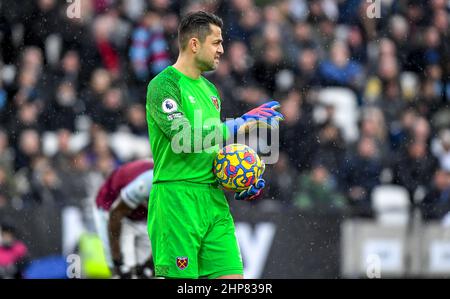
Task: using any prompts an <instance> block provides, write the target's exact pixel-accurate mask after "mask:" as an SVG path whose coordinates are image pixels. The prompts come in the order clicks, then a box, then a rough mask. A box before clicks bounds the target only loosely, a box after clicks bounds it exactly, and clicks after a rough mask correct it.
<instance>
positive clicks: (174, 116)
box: [167, 112, 183, 120]
mask: <svg viewBox="0 0 450 299" xmlns="http://www.w3.org/2000/svg"><path fill="white" fill-rule="evenodd" d="M182 116H183V113H181V112H177V113H173V114H169V115H167V119H168V120H174V119H175V118H181V117H182Z"/></svg>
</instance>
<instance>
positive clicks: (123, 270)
mask: <svg viewBox="0 0 450 299" xmlns="http://www.w3.org/2000/svg"><path fill="white" fill-rule="evenodd" d="M152 180H153V162H152V161H151V160H138V161H134V162H130V163H127V164H124V165H122V166H121V167H119V168H118V169H116V170H115V171H114V172H113V173H112V174H111V175H110V176H109V177H108V178H107V180H106V181H105V183H104V184H103V185H102V187H101V188H100V190H99V192H98V194H97V198H96V207H97V209H96V212H95V222H96V226H97V231H98V234H99V237H100V239H101V240H102V243H103V247H104V251H105V256H106V260H107V263H108V265H109V267H110V268H111V269H112V274H113V278H150V277H151V276H152V275H153V262H152V259H151V245H150V240H149V238H148V233H147V222H146V219H147V203H148V197H149V194H150V189H151V185H152Z"/></svg>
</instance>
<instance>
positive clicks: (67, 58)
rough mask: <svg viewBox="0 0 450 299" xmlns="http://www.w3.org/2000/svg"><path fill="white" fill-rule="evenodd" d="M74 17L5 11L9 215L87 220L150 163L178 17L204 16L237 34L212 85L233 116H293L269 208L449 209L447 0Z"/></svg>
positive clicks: (0, 108)
mask: <svg viewBox="0 0 450 299" xmlns="http://www.w3.org/2000/svg"><path fill="white" fill-rule="evenodd" d="M74 3H75V4H76V3H77V1H71V2H69V1H56V0H35V1H15V0H2V1H0V44H1V48H0V211H1V210H2V209H6V208H9V209H15V210H23V209H29V210H30V211H32V210H33V209H34V207H36V206H38V205H43V204H51V205H53V206H57V207H61V208H62V207H66V206H75V207H79V208H80V209H82V210H84V211H86V213H85V215H86V217H87V218H89V213H88V212H87V211H88V210H89V208H90V207H91V205H92V204H93V198H94V196H95V194H96V192H97V190H98V187H99V186H100V184H101V183H102V181H103V179H104V178H105V176H107V175H108V174H109V173H111V171H112V170H113V169H114V168H116V167H117V166H118V165H120V164H122V163H124V162H127V161H130V160H133V159H137V158H140V157H145V156H149V155H151V153H150V148H149V144H148V136H147V124H146V118H145V97H146V86H147V84H148V82H149V80H151V79H152V77H153V76H155V75H156V74H157V73H158V72H160V71H161V70H163V69H164V68H165V67H166V66H168V65H170V64H172V63H174V62H175V59H176V57H177V55H178V46H177V40H176V36H177V26H178V23H179V21H180V16H181V15H183V14H185V13H187V12H189V11H193V10H199V9H202V10H207V11H210V12H214V13H216V14H217V15H219V16H220V17H222V18H223V20H224V29H223V36H224V48H225V54H224V55H223V58H222V59H221V63H220V65H219V68H218V69H217V71H216V72H214V73H210V74H207V78H208V79H210V80H211V81H212V82H214V83H215V84H216V86H217V87H218V89H219V91H220V94H221V97H222V115H223V116H224V117H237V116H240V115H241V114H242V113H243V112H245V111H247V110H249V109H250V108H251V107H254V106H256V105H258V104H260V103H262V102H264V101H266V100H268V99H276V100H278V101H280V102H281V112H282V113H283V114H284V115H285V117H286V120H285V121H284V122H283V123H282V125H281V128H280V156H279V159H278V162H277V163H276V164H274V165H270V166H269V167H267V171H266V174H265V177H266V179H267V181H268V187H267V188H266V190H265V193H264V194H265V197H266V198H267V199H275V200H277V201H279V202H281V203H283V205H285V206H286V207H290V206H292V205H295V206H297V207H298V208H300V209H301V210H304V211H313V212H318V213H328V212H331V213H332V212H334V211H347V212H350V213H351V214H352V215H355V216H363V217H371V216H372V214H373V212H372V206H371V194H372V191H373V189H374V188H376V187H377V186H380V185H383V184H396V185H401V186H403V187H404V188H406V190H407V191H408V194H409V197H410V200H411V203H413V204H417V205H418V206H419V207H420V208H421V210H422V215H423V217H424V219H440V218H442V217H444V216H445V215H446V214H447V212H449V211H450V107H449V103H450V80H449V75H450V42H449V40H450V37H449V13H450V3H449V1H446V0H429V1H425V0H423V1H421V0H398V1H393V0H375V1H364V0H347V1H343V0H280V1H269V0H230V1H221V0H217V1H213V0H203V1H202V0H200V1H171V0H129V1H125V0H122V1H121V0H81V1H79V2H78V3H81V5H80V7H79V8H80V10H79V11H78V12H79V14H77V10H76V9H74V6H72V7H70V5H74ZM344 104H345V105H344ZM342 107H344V108H342ZM9 222H14V219H10V220H9ZM13 224H14V223H13ZM0 261H1V260H0ZM1 266H2V265H0V267H1Z"/></svg>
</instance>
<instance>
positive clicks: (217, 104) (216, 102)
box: [211, 96, 220, 110]
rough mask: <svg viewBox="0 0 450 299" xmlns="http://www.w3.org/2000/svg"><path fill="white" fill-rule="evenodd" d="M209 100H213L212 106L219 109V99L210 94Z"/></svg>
mask: <svg viewBox="0 0 450 299" xmlns="http://www.w3.org/2000/svg"><path fill="white" fill-rule="evenodd" d="M211 101H212V102H213V104H214V107H216V109H217V110H220V108H219V99H218V98H217V97H216V96H211Z"/></svg>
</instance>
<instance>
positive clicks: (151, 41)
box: [130, 10, 169, 83]
mask: <svg viewBox="0 0 450 299" xmlns="http://www.w3.org/2000/svg"><path fill="white" fill-rule="evenodd" d="M130 59H131V63H132V66H133V71H134V74H135V76H136V78H137V79H138V80H140V81H142V82H145V83H147V82H148V81H149V80H150V79H152V78H153V76H155V75H156V74H158V73H159V72H160V71H162V70H163V69H164V68H165V67H167V66H168V65H169V53H168V45H167V41H166V39H165V36H164V31H163V27H162V23H161V17H160V16H159V15H158V14H157V13H156V12H154V11H151V10H149V11H148V12H147V13H146V14H145V15H144V16H143V17H142V20H141V23H140V25H139V26H138V27H137V28H136V29H134V31H133V38H132V45H131V48H130Z"/></svg>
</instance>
